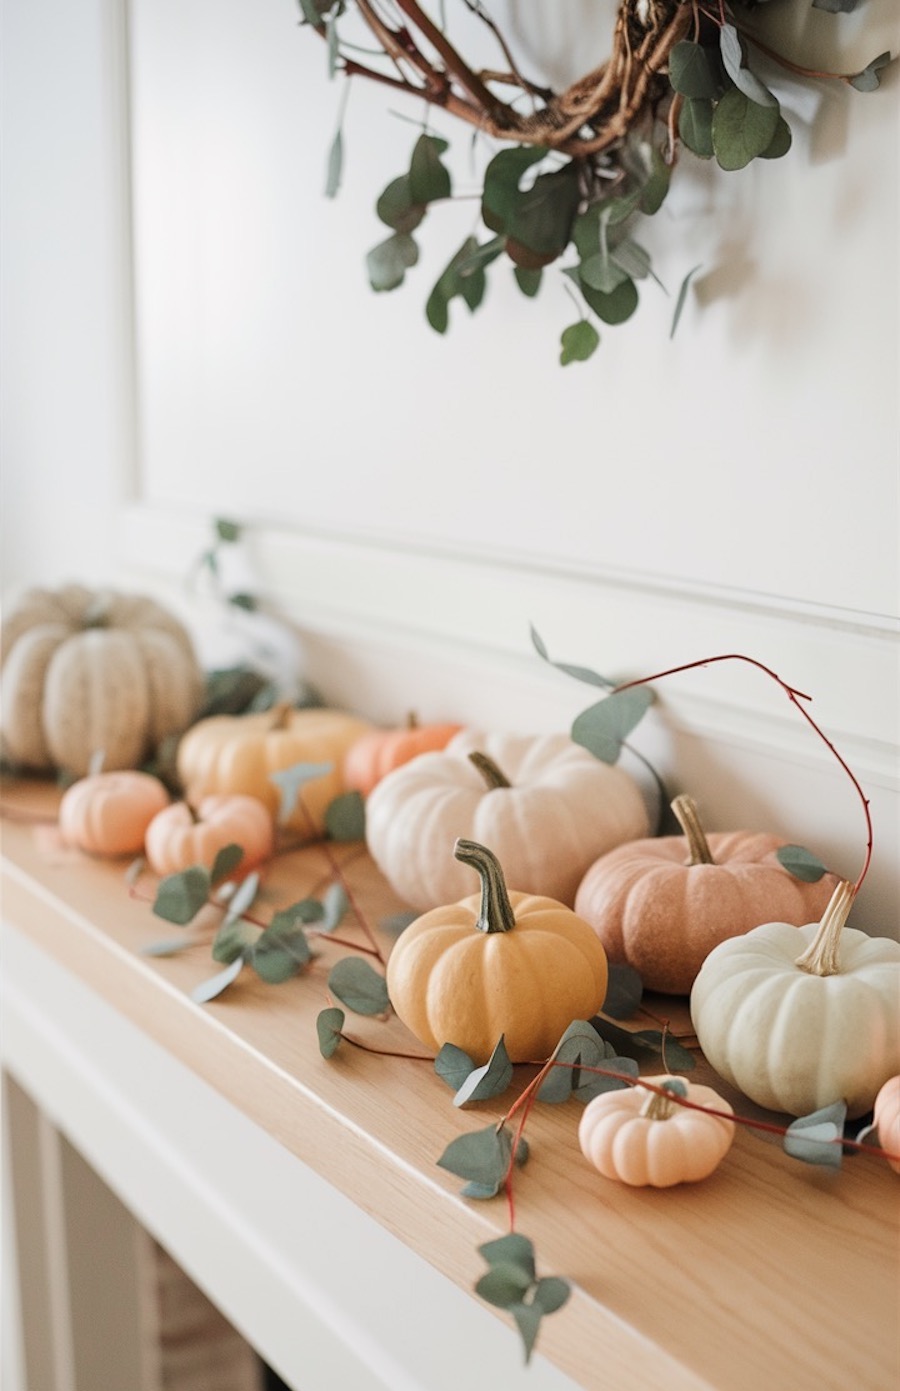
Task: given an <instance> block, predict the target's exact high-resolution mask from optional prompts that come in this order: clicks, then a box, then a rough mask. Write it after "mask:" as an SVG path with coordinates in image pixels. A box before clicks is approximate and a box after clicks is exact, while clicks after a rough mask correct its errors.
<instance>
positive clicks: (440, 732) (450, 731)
mask: <svg viewBox="0 0 900 1391" xmlns="http://www.w3.org/2000/svg"><path fill="white" fill-rule="evenodd" d="M461 729H462V725H458V724H419V722H418V720H417V719H416V717H415V715H410V717H409V722H408V724H407V725H406V728H405V729H371V730H369V731H368V733H366V734H363V735H362V736H361V738H359V739H357V740H356V742H355V743H353V744H351V745H350V748H349V749H348V751H347V755H346V757H345V759H344V782H345V783H346V785H347V787H348V788H350V789H352V790H354V791H356V792H359V793H361V794H362V796H363V797H368V795H369V793H370V792H371V791H372V789H373V787H375V786H377V784H378V783H380V782H381V779H382V778H383V777H384V776H385V774H387V773H390V772H393V770H394V769H395V768H399V767H401V766H402V765H403V764H404V763H409V761H410V760H411V759H413V758H417V757H418V755H419V754H420V753H432V752H436V751H437V752H439V751H440V750H441V749H443V748H446V746H447V744H449V742H450V740H451V739H452V738H453V736H454V734H458V733H459V731H460V730H461Z"/></svg>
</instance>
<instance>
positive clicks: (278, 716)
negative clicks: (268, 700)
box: [267, 700, 294, 731]
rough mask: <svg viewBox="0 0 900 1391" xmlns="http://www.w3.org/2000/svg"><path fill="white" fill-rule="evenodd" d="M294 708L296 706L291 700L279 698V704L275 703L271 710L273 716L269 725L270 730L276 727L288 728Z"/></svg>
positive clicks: (270, 713)
mask: <svg viewBox="0 0 900 1391" xmlns="http://www.w3.org/2000/svg"><path fill="white" fill-rule="evenodd" d="M293 708H294V707H293V705H292V704H291V702H290V701H289V700H279V702H278V704H277V705H273V706H272V709H271V710H270V711H269V715H270V717H271V718H270V720H269V724H268V726H267V727H268V729H269V730H270V731H274V730H276V729H287V727H288V725H289V723H290V716H291V711H292V710H293Z"/></svg>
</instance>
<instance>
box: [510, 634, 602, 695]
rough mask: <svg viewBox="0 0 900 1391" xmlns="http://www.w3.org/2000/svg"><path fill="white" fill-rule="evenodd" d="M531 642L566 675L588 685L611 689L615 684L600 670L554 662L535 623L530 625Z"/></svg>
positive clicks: (545, 659) (538, 651) (540, 654)
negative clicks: (602, 674)
mask: <svg viewBox="0 0 900 1391" xmlns="http://www.w3.org/2000/svg"><path fill="white" fill-rule="evenodd" d="M529 631H530V634H531V642H532V646H533V647H534V650H535V652H537V654H538V656H539V657H542V658H543V660H544V661H545V662H549V664H550V666H552V667H556V670H557V671H561V672H562V673H563V674H564V675H565V676H572V677H574V679H575V680H576V681H584V682H585V683H586V684H587V685H588V686H602V687H604V688H605V689H606V690H611V689H612V687H613V686H615V684H616V683H615V681H610V679H609V677H608V676H601V675H600V673H599V672H598V671H592V670H591V668H590V667H581V666H574V665H572V663H570V662H554V661H553V659H552V658H551V657H550V654H549V653H548V651H547V646H546V644H545V642H544V639H543V638H542V637H541V635H540V633H539V632H538V631H537V629H536V628H535V626H534V624H533V623H532V624H531V625H530V630H529Z"/></svg>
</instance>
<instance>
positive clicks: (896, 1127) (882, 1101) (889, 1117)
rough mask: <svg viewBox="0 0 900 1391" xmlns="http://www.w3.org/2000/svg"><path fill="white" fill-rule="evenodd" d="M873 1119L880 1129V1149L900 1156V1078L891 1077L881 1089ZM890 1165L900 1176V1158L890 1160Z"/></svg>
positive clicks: (876, 1099)
mask: <svg viewBox="0 0 900 1391" xmlns="http://www.w3.org/2000/svg"><path fill="white" fill-rule="evenodd" d="M873 1119H874V1121H875V1125H876V1127H877V1129H878V1144H879V1147H880V1148H881V1149H883V1150H888V1152H889V1153H890V1154H896V1155H898V1156H900V1076H897V1077H889V1078H888V1079H887V1081H886V1082H885V1083H884V1085H883V1086H882V1087H881V1088H880V1089H879V1092H878V1095H877V1096H876V1098H875V1107H874V1111H873ZM888 1163H889V1164H890V1166H891V1168H892V1169H894V1170H895V1171H896V1172H897V1173H898V1174H900V1158H897V1159H889V1160H888Z"/></svg>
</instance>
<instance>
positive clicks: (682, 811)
mask: <svg viewBox="0 0 900 1391" xmlns="http://www.w3.org/2000/svg"><path fill="white" fill-rule="evenodd" d="M672 810H673V812H674V813H675V816H676V817H677V819H678V824H679V826H680V827H681V829H682V830H683V831H684V834H685V837H686V839H687V843H688V854H689V855H690V859H689V860H688V864H689V865H714V864H715V863H716V862H715V860H714V859H713V854H712V851H711V850H710V848H709V841H708V840H707V839H706V832H705V831H704V829H703V825H702V823H701V821H700V813H699V811H698V810H697V803H696V802H695V801H694V799H693V797H688V796H687V794H686V793H683V794H682V795H681V796H680V797H676V798H675V800H674V801H673V803H672Z"/></svg>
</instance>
